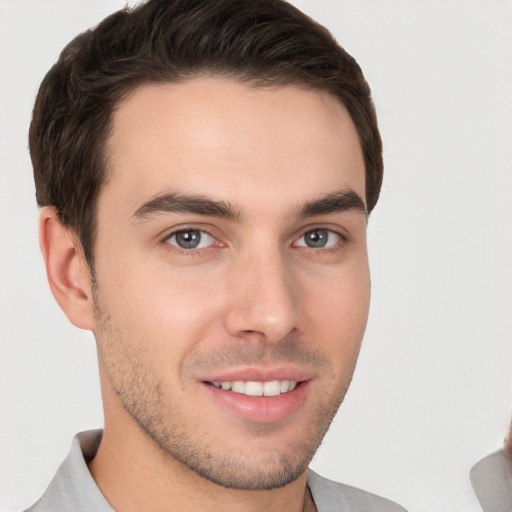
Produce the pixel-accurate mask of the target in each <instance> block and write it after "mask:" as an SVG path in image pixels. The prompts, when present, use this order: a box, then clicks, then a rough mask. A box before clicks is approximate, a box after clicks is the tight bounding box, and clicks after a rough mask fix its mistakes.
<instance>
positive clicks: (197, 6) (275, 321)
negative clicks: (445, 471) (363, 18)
mask: <svg viewBox="0 0 512 512" xmlns="http://www.w3.org/2000/svg"><path fill="white" fill-rule="evenodd" d="M30 150H31V157H32V162H33V166H34V176H35V181H36V191H37V199H38V203H39V205H40V206H42V207H43V208H42V211H41V216H40V243H41V249H42V252H43V257H44V260H45V264H46V269H47V275H48V281H49V284H50V287H51V290H52V292H53V294H54V296H55V299H56V300H57V302H58V303H59V305H60V306H61V308H62V309H63V311H64V312H65V313H66V315H67V316H68V318H69V319H70V321H71V322H72V323H73V324H75V325H76V326H78V327H80V328H83V329H89V330H91V331H93V332H94V335H95V338H96V342H97V349H98V359H99V368H100V379H101V386H102V397H103V403H104V413H105V427H104V430H103V431H94V432H85V433H82V434H79V435H78V436H77V437H76V439H75V441H74V442H73V446H72V449H71V452H70V454H69V456H68V458H67V459H66V460H65V461H64V463H63V464H62V466H61V467H60V469H59V471H58V472H57V475H56V476H55V478H54V480H53V481H52V483H51V484H50V486H49V488H48V490H47V491H46V493H45V494H44V496H43V497H42V498H41V499H40V500H39V501H38V502H37V503H36V504H35V505H34V506H33V507H32V508H31V509H30V510H31V511H34V512H36V511H47V510H48V511H49V510H95V511H111V510H119V511H130V510H152V511H158V510H174V509H176V510H181V511H188V510H265V511H274V510H276V511H277V510H286V511H291V512H293V511H300V510H308V511H309V510H318V511H325V512H327V511H332V510H347V511H358V510H360V511H365V512H368V511H371V510H375V511H377V510H378V511H380V512H381V511H395V510H403V509H402V508H401V507H399V506H398V505H395V504H393V503H392V502H390V501H388V500H385V499H383V498H379V497H377V496H375V495H373V494H370V493H366V492H364V491H360V490H357V489H354V488H351V487H348V486H345V485H342V484H337V483H334V482H331V481H328V480H325V479H323V478H321V477H320V476H318V475H316V474H315V473H313V472H312V471H309V470H308V464H309V462H310V460H311V458H312V456H313V454H314V453H315V451H316V449H317V448H318V446H319V444H320V442H321V440H322V438H323V436H324V434H325V432H326V431H327V429H328V427H329V424H330V422H331V420H332V418H333V416H334V415H335V413H336V411H337V409H338V407H339V405H340V403H341V401H342V400H343V397H344V395H345V393H346V390H347V388H348V386H349V383H350V379H351V376H352V373H353V370H354V366H355V363H356V359H357V355H358V351H359V347H360V344H361V340H362V336H363V332H364V329H365V325H366V320H367V314H368V307H369V295H370V281H369V271H368V258H367V250H366V222H367V218H368V214H369V213H370V212H371V210H372V209H373V207H374V206H375V203H376V202H377V199H378V196H379V191H380V184H381V181H382V157H381V141H380V136H379V132H378V128H377V122H376V118H375V112H374V109H373V105H372V102H371V97H370V92H369V88H368V85H367V84H366V82H365V80H364V77H363V75H362V73H361V70H360V68H359V66H358V65H357V64H356V62H355V61H354V59H353V58H352V57H350V56H349V55H348V54H347V53H346V52H345V51H344V50H343V49H342V48H340V47H339V46H338V45H337V43H336V42H335V41H334V40H333V39H332V38H331V36H330V35H329V34H328V33H327V32H326V31H325V30H324V29H323V28H322V27H320V26H319V25H317V24H316V23H314V22H313V21H312V20H310V19H309V18H307V17H306V16H304V15H303V14H302V13H300V12H299V11H297V9H295V8H293V7H292V6H290V5H288V4H286V3H284V2H281V1H277V0H257V1H254V0H251V1H240V0H220V1H211V0H210V1H205V0H196V1H191V0H177V1H169V0H150V1H149V2H147V3H146V4H144V5H142V6H140V7H137V8H136V9H133V10H123V11H120V12H118V13H115V14H113V15H112V16H110V17H109V18H107V19H106V20H104V21H103V22H102V23H101V24H100V25H98V27H96V28H95V29H94V30H93V31H89V32H86V33H84V34H82V35H80V36H79V37H78V38H76V39H75V40H74V41H73V42H72V43H70V44H69V45H68V46H67V47H66V48H65V50H64V51H63V53H62V54H61V57H60V59H59V61H58V62H57V64H56V65H55V66H54V67H53V68H52V69H51V70H50V72H49V73H48V75H47V76H46V78H45V79H44V81H43V83H42V85H41V88H40V91H39V94H38V97H37V100H36V105H35V108H34V114H33V120H32V124H31V128H30Z"/></svg>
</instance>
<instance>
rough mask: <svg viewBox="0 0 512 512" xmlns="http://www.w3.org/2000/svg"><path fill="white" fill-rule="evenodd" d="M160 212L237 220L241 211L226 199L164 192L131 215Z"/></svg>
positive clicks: (151, 214) (138, 215)
mask: <svg viewBox="0 0 512 512" xmlns="http://www.w3.org/2000/svg"><path fill="white" fill-rule="evenodd" d="M162 213H196V214H198V215H207V216H210V217H221V218H225V219H229V220H239V219H240V218H241V217H242V213H241V211H240V210H238V209H236V208H235V207H234V206H233V205H232V204H231V203H228V202H226V201H215V200H213V199H208V198H207V197H204V196H201V195H188V194H177V193H164V194H160V195H157V196H156V197H153V198H152V199H150V200H149V201H146V202H145V203H144V204H143V205H142V206H141V207H140V208H138V209H137V210H136V211H135V213H134V214H133V217H135V218H140V219H142V218H147V217H150V216H153V215H158V214H162Z"/></svg>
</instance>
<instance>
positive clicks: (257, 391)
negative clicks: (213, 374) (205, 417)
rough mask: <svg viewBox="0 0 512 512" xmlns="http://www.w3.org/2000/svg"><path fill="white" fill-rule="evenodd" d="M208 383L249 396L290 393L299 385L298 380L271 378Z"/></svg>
mask: <svg viewBox="0 0 512 512" xmlns="http://www.w3.org/2000/svg"><path fill="white" fill-rule="evenodd" d="M207 384H211V385H212V386H214V387H216V388H218V389H223V390H224V391H232V392H233V393H239V394H241V395H247V396H278V395H282V394H285V393H289V392H290V391H293V390H294V389H295V388H296V387H297V381H295V380H270V381H266V382H256V381H243V380H235V381H224V382H208V383H207Z"/></svg>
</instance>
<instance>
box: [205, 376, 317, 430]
mask: <svg viewBox="0 0 512 512" xmlns="http://www.w3.org/2000/svg"><path fill="white" fill-rule="evenodd" d="M290 377H291V376H290ZM225 378H226V377H225ZM228 378H229V377H228ZM235 378H236V377H235ZM238 378H239V379H240V377H238ZM267 378H268V377H267ZM271 378H272V377H271ZM249 379H251V380H235V379H233V380H224V379H222V380H220V379H219V380H217V379H212V380H203V381H202V382H201V384H202V388H203V389H204V390H205V391H206V393H207V396H208V397H209V398H210V399H211V400H212V403H214V404H217V405H218V406H219V407H220V410H222V411H226V412H228V413H229V414H230V415H234V416H235V417H238V418H240V419H243V420H246V421H249V422H251V423H259V424H262V423H266V424H272V423H279V422H281V421H283V420H286V419H287V418H292V417H295V414H296V413H297V412H298V411H299V410H301V409H302V408H303V407H304V405H305V403H306V401H307V397H308V395H309V392H310V387H311V379H310V378H309V377H306V376H304V377H301V376H299V375H297V376H295V379H297V380H293V379H291V378H288V379H276V378H275V377H274V379H273V380H263V379H262V378H261V376H256V375H254V376H252V378H251V377H249ZM256 379H261V380H256ZM302 379H304V380H302Z"/></svg>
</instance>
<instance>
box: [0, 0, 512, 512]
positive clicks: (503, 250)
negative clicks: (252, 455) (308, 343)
mask: <svg viewBox="0 0 512 512" xmlns="http://www.w3.org/2000/svg"><path fill="white" fill-rule="evenodd" d="M295 3H296V4H297V5H298V6H299V7H301V8H303V9H304V10H305V11H306V12H307V13H309V14H310V15H312V16H313V17H315V18H316V19H318V20H319V21H320V22H321V23H323V24H325V25H326V26H327V27H328V28H329V29H330V30H331V31H332V32H334V34H335V35H336V37H337V38H338V40H339V41H340V43H341V44H342V45H343V46H345V48H346V49H347V50H348V51H349V52H351V53H353V55H354V56H355V57H356V58H357V60H358V61H359V63H360V64H361V66H362V67H363V69H364V71H365V74H366V76H367V79H368V80H369V82H370V84H371V86H372V89H373V91H374V98H375V102H376V105H377V110H378V114H379V119H380V125H381V129H382V135H383V139H384V144H385V164H386V170H385V184H384V187H383V191H382V196H381V201H380V203H379V205H378V206H377V208H376V210H375V212H374V214H373V215H372V218H371V219H370V225H369V245H370V252H371V254H370V256H371V264H372V271H373V274H372V276H373V279H372V284H373V298H372V301H373V302H372V310H371V314H370V322H369V326H368V330H367V335H366V338H365V341H364V344H363V350H362V353H361V357H360V361H359V364H358V369H357V371H356V376H355V378H354V382H353V385H352V388H351V390H350V391H349V394H348V395H347V398H346V400H345V403H344V405H343V406H342V409H341V412H340V414H339V415H338V417H337V419H336V420H335V423H334V424H333V427H332V429H331V431H330V433H329V434H328V436H327V438H326V441H325V443H324V445H323V446H322V448H321V449H320V451H319V453H318V454H317V456H316V458H315V459H314V462H313V464H312V466H313V468H314V469H316V470H317V471H319V472H320V473H321V474H323V475H324V476H328V477H330V478H332V479H335V480H339V481H343V482H345V483H349V484H352V485H355V486H359V487H362V488H364V489H366V490H370V491H373V492H375V493H377V494H382V495H384V496H387V497H389V498H391V499H394V500H396V501H398V502H400V503H401V504H403V505H404V506H406V507H407V508H408V509H409V510H410V511H411V512H413V511H417V512H435V511H443V512H444V511H452V512H472V511H477V510H479V507H478V505H477V502H476V499H475V498H474V496H473V493H472V490H471V487H470V484H469V479H468V472H469V469H470V467H471V466H472V465H473V464H474V463H475V462H476V461H477V460H478V459H479V458H481V457H482V456H484V455H486V454H487V453H489V452H491V451H493V450H495V449H498V448H499V447H500V446H501V444H502V441H503V437H504V435H505V432H506V428H507V424H508V420H509V417H510V412H511V407H510V406H511V396H512V379H511V371H510V370H511V367H512V364H511V363H512V343H511V341H512V322H511V313H512V286H511V284H512V272H511V262H512V229H511V227H512V222H511V220H512V206H511V205H512V178H511V176H512V173H511V164H512V158H511V144H512V96H511V91H512V35H511V34H512V30H511V26H512V25H511V21H512V2H510V1H507V0H480V1H475V0H473V1H471V0H464V1H457V0H442V1H441V0H437V1H426V0H425V1H419V0H374V1H370V0H350V1H347V0H330V1H328V0H316V1H314V0H302V1H297V2H295ZM123 4H124V2H123V0H87V1H85V0H84V1H77V0H62V1H54V0H52V1H50V0H44V1H43V0H39V1H27V0H0V59H1V61H0V73H1V74H0V87H1V89H0V109H1V110H0V130H1V131H0V144H1V146H0V165H1V168H0V194H1V201H0V339H1V355H0V379H1V380H0V393H1V395H0V400H1V401H0V405H1V409H0V418H1V423H0V450H1V452H0V486H1V487H0V510H2V511H4V512H5V511H14V510H20V509H22V508H23V507H26V506H28V505H30V504H31V503H32V502H33V501H34V500H35V499H36V498H38V497H39V495H40V494H41V493H42V491H43V490H44V488H45V487H46V485H47V483H48V481H49V480H50V479H51V477H52V476H53V474H54V472H55V470H56V468H57V466H58V464H59V463H60V462H61V461H62V459H63V458H64V457H65V456H66V454H67V452H68V449H69V446H70V443H71V439H72V437H73V435H74V434H75V433H76V432H78V431H81V430H84V429H88V428H93V427H97V426H101V425H102V411H101V400H100V392H99V385H98V375H97V369H96V360H95V347H94V340H93V337H92V335H91V334H90V333H87V332H82V331H79V330H77V329H76V328H74V327H72V326H71V324H69V323H68V321H67V319H66V318H65V316H64V315H63V313H62V312H61V311H60V310H59V309H58V307H57V305H56V304H55V303H54V300H53V298H52V296H51V294H50V292H49V289H48V286H47V284H46V280H45V275H44V268H43V264H42V259H41V257H40V255H39V249H38V242H37V208H36V204H35V199H34V186H33V182H32V176H31V165H30V161H29V156H28V151H27V130H28V125H29V119H30V111H31V107H32V104H33V100H34V97H35V94H36V90H37V87H38V85H39V83H40V81H41V80H42V78H43V76H44V74H45V72H46V71H47V70H48V69H49V67H50V66H51V64H52V63H53V62H54V61H55V60H56V58H57V56H58V53H59V52H60V50H61V49H62V47H63V46H64V45H65V44H66V43H67V42H68V41H69V40H70V39H71V38H72V37H73V36H74V35H76V34H77V33H78V32H80V31H82V30H84V29H86V28H87V27H89V26H91V25H94V24H96V23H97V22H99V21H100V20H101V19H102V18H103V17H104V16H105V15H107V14H108V13H110V12H112V11H114V10H116V9H118V8H120V7H122V6H123Z"/></svg>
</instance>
